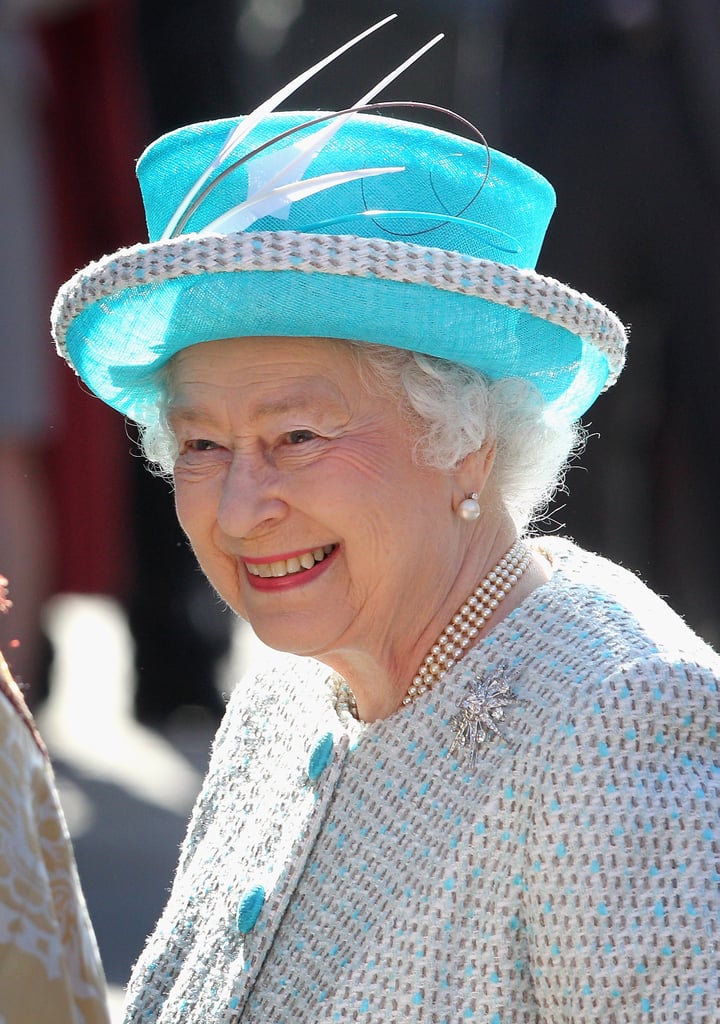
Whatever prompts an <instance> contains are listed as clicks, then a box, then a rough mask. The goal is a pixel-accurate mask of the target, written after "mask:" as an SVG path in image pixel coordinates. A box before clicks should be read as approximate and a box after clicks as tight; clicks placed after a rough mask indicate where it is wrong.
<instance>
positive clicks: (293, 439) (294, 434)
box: [285, 430, 317, 444]
mask: <svg viewBox="0 0 720 1024" xmlns="http://www.w3.org/2000/svg"><path fill="white" fill-rule="evenodd" d="M285 437H286V440H287V443H288V444H305V442H307V441H314V440H315V439H316V437H317V434H314V433H313V432H312V430H290V431H289V432H288V433H287V434H286V435H285Z"/></svg>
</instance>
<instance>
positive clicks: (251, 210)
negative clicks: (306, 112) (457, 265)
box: [205, 167, 405, 234]
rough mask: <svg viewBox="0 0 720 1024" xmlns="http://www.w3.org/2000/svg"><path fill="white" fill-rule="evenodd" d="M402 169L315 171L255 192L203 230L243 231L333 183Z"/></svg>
mask: <svg viewBox="0 0 720 1024" xmlns="http://www.w3.org/2000/svg"><path fill="white" fill-rule="evenodd" d="M404 170H405V168H404V167H364V168H362V169H360V170H357V171H334V172H332V173H330V174H319V175H318V176H317V177H315V178H305V179H303V180H302V181H291V182H289V183H288V184H287V185H279V186H278V187H277V188H274V189H273V190H272V193H270V195H264V194H263V195H258V196H256V197H255V198H254V199H250V200H246V201H245V202H244V203H240V204H239V205H238V206H235V207H233V209H232V210H228V211H227V213H224V214H223V215H222V216H221V217H218V218H217V219H216V220H214V221H213V222H212V224H208V226H207V228H206V229H205V230H206V231H208V232H209V233H215V234H229V233H230V232H231V231H244V230H245V229H246V228H247V227H249V226H250V225H251V224H254V223H255V221H256V220H260V218H261V217H268V216H270V214H273V215H274V216H276V217H282V216H283V215H285V216H286V215H287V212H288V211H289V209H290V206H291V205H292V204H293V203H294V202H296V201H297V200H298V199H306V198H307V197H308V196H312V195H315V193H317V192H323V191H324V190H325V189H328V188H334V187H335V185H342V184H344V182H346V181H355V180H356V179H358V178H370V177H374V176H375V175H378V174H395V173H397V172H398V171H404Z"/></svg>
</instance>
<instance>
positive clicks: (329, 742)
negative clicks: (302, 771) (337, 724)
mask: <svg viewBox="0 0 720 1024" xmlns="http://www.w3.org/2000/svg"><path fill="white" fill-rule="evenodd" d="M332 748H333V738H332V733H331V732H326V733H325V735H324V736H323V737H322V738H321V739H319V740H318V741H317V743H316V744H315V747H314V749H313V752H312V754H311V755H310V763H309V764H308V775H309V777H310V779H311V781H312V782H314V781H315V779H317V778H319V777H320V776H321V775H322V773H323V772H324V771H325V768H326V767H327V763H328V761H329V760H330V755H331V754H332Z"/></svg>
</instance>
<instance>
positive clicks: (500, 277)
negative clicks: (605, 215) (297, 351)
mask: <svg viewBox="0 0 720 1024" xmlns="http://www.w3.org/2000/svg"><path fill="white" fill-rule="evenodd" d="M273 270H294V271H297V272H298V273H307V274H317V273H320V274H331V275H341V276H346V277H347V276H352V277H376V278H381V279H383V280H389V281H398V282H402V283H404V284H413V285H426V286H428V287H432V288H435V289H439V290H441V291H449V292H456V293H459V294H462V295H469V296H475V297H477V298H482V299H485V300H487V301H489V302H494V303H497V304H498V305H502V306H507V307H509V308H512V309H521V310H524V311H525V312H528V313H531V314H532V315H533V316H536V317H540V318H541V319H544V320H547V321H549V322H550V323H553V324H556V325H558V326H560V327H564V328H566V329H567V330H569V331H571V332H572V333H573V334H576V335H580V336H581V337H583V338H585V339H586V340H587V341H590V342H592V344H593V345H595V346H596V347H597V348H598V349H599V350H600V351H601V352H602V353H603V354H604V355H605V357H606V358H607V360H608V366H609V370H610V376H609V378H608V381H607V383H606V387H610V385H611V384H613V383H614V382H615V380H616V379H617V377H618V375H619V373H620V371H621V369H622V366H623V350H624V347H625V339H626V334H625V328H624V327H623V325H622V323H621V322H620V320H619V319H618V318H617V317H616V316H615V315H614V314H613V313H611V312H610V310H608V309H606V308H605V307H604V306H602V305H600V303H596V302H594V301H593V299H591V298H590V297H589V296H588V295H584V294H583V293H581V292H577V291H574V290H573V289H572V288H568V287H567V286H566V285H562V284H561V283H560V282H559V281H556V280H554V279H553V278H550V277H544V276H543V275H541V274H538V273H537V272H536V271H533V270H528V269H521V268H516V267H511V266H508V265H506V264H503V263H495V262H493V261H491V260H485V259H480V258H478V257H472V256H462V255H459V254H457V253H454V252H450V251H447V250H444V249H433V248H425V247H423V246H418V245H414V244H411V243H405V242H395V241H388V240H386V239H373V238H360V237H356V236H348V235H304V234H300V233H299V232H295V231H275V232H258V233H255V234H248V233H246V232H238V233H237V234H233V235H206V236H203V235H186V236H182V237H181V238H178V239H173V240H170V241H164V242H155V243H150V244H148V245H137V246H133V247H132V248H129V249H121V250H120V251H119V252H117V253H115V254H114V255H113V256H111V257H106V258H105V259H103V260H99V261H98V262H97V263H94V264H91V265H90V266H89V267H87V268H86V269H85V270H84V271H80V272H79V273H78V274H76V275H75V277H73V278H72V279H71V280H70V281H68V283H67V284H66V285H65V286H64V287H63V288H62V289H61V291H60V293H59V294H58V297H57V299H56V307H55V309H54V311H53V319H54V321H55V325H56V337H57V341H58V345H59V347H60V348H61V349H64V348H65V345H64V335H65V330H66V328H67V327H68V326H69V324H70V323H71V322H72V321H73V320H74V319H75V317H77V316H78V314H79V313H81V312H82V311H83V309H84V308H86V307H87V306H89V305H91V304H92V303H95V302H98V301H102V300H103V299H105V298H108V297H110V296H112V295H114V294H115V293H117V292H121V291H123V290H125V289H126V288H132V287H138V286H142V285H151V284H154V283H159V282H161V281H166V280H171V279H176V278H182V277H192V276H195V275H199V274H207V273H223V272H226V273H243V272H248V271H273Z"/></svg>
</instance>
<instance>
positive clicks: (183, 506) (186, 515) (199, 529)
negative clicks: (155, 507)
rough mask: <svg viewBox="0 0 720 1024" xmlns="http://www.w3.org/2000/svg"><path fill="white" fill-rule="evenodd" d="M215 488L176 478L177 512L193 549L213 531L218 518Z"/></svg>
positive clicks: (202, 483)
mask: <svg viewBox="0 0 720 1024" xmlns="http://www.w3.org/2000/svg"><path fill="white" fill-rule="evenodd" d="M214 491H215V488H213V487H212V486H210V485H209V482H208V481H198V480H193V481H188V480H185V479H184V478H183V477H182V476H180V475H177V474H176V476H175V511H176V513H177V517H178V521H179V523H180V525H181V527H182V528H183V530H184V531H185V533H186V534H187V536H188V538H189V540H190V542H191V543H192V544H193V547H194V546H195V545H196V543H201V542H202V538H203V536H204V535H207V534H208V533H209V532H210V530H211V529H212V524H213V523H214V522H215V519H216V516H217V500H216V496H215V493H214Z"/></svg>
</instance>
